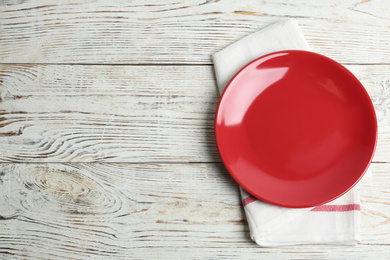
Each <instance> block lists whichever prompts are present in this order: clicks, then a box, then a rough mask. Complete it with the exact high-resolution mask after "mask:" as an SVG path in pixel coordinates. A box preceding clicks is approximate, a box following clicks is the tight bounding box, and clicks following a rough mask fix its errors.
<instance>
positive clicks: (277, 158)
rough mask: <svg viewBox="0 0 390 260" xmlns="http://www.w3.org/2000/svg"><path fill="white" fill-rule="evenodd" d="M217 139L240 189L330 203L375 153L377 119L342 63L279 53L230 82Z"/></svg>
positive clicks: (300, 202)
mask: <svg viewBox="0 0 390 260" xmlns="http://www.w3.org/2000/svg"><path fill="white" fill-rule="evenodd" d="M215 135H216V141H217V146H218V150H219V153H220V155H221V158H222V160H223V162H224V164H225V166H226V168H227V169H228V171H229V173H230V174H231V175H232V176H233V177H234V179H235V180H236V181H237V182H238V183H239V184H240V185H241V186H242V187H243V188H244V189H245V190H247V191H248V192H249V193H251V194H252V195H254V196H255V197H257V198H259V199H261V200H263V201H266V202H269V203H272V204H275V205H279V206H284V207H291V208H304V207H313V206H317V205H321V204H324V203H326V202H329V201H331V200H334V199H336V198H337V197H339V196H341V195H342V194H344V193H345V192H347V191H348V190H349V189H351V188H352V187H353V186H354V185H355V184H356V183H357V182H358V181H359V180H360V178H361V177H362V176H363V174H364V172H365V171H366V169H367V168H368V166H369V164H370V162H371V160H372V157H373V154H374V150H375V146H376V139H377V122H376V116H375V110H374V107H373V105H372V103H371V100H370V97H369V96H368V94H367V92H366V90H365V89H364V87H363V85H362V84H361V83H360V82H359V81H358V80H357V79H356V77H355V76H354V75H353V74H352V73H351V72H349V71H348V70H347V69H346V68H344V67H343V66H342V65H340V64H338V63H337V62H335V61H333V60H331V59H329V58H327V57H325V56H322V55H319V54H316V53H312V52H307V51H281V52H276V53H271V54H268V55H265V56H263V57H260V58H259V59H256V60H255V61H253V62H251V63H249V64H248V65H247V66H245V67H244V68H243V69H242V70H241V71H240V72H238V73H237V74H236V76H234V78H233V79H232V80H231V81H230V83H229V84H228V86H227V87H226V89H225V91H224V93H223V94H222V97H221V100H220V102H219V105H218V109H217V113H216V118H215Z"/></svg>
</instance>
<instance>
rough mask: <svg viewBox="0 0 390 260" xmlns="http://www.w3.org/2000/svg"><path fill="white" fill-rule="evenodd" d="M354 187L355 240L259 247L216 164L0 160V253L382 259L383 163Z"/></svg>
mask: <svg viewBox="0 0 390 260" xmlns="http://www.w3.org/2000/svg"><path fill="white" fill-rule="evenodd" d="M371 169H372V171H373V173H374V176H373V177H372V178H371V179H368V180H365V181H364V182H363V183H362V185H361V196H362V242H361V244H360V245H358V246H355V247H343V246H322V247H320V248H319V247H318V246H296V247H285V248H260V247H258V246H257V245H255V244H254V243H253V242H252V241H251V240H250V238H249V234H248V227H247V224H246V221H245V217H244V214H243V211H242V207H241V203H240V199H239V193H238V187H237V185H236V183H235V182H234V181H233V180H232V178H231V177H230V175H228V173H227V172H226V170H225V169H224V167H223V165H222V164H221V163H212V164H99V163H92V164H84V163H73V164H58V163H56V164H46V163H45V164H33V163H28V164H4V163H3V164H0V197H2V198H3V199H2V200H0V208H1V212H0V258H1V257H4V259H6V258H7V259H9V258H12V257H13V258H23V259H25V258H34V259H60V258H67V259H85V258H87V257H93V258H110V257H112V258H115V259H128V258H129V257H130V256H131V257H132V258H133V259H134V258H136V259H139V258H143V259H145V258H147V259H149V258H164V257H165V258H166V257H169V258H180V259H182V258H192V259H193V258H202V259H203V258H238V257H241V258H242V259H248V258H249V259H256V258H257V259H259V258H265V257H270V258H271V259H284V258H290V257H291V256H293V255H299V258H300V259H357V258H359V259H361V258H370V259H372V258H373V257H377V258H379V259H383V257H386V256H388V253H390V234H389V232H388V230H389V228H390V222H389V219H390V193H389V192H388V186H389V185H390V176H389V175H388V172H389V171H390V164H386V163H374V164H373V165H372V167H371Z"/></svg>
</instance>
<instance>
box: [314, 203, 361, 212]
mask: <svg viewBox="0 0 390 260" xmlns="http://www.w3.org/2000/svg"><path fill="white" fill-rule="evenodd" d="M353 210H357V211H359V210H360V205H359V204H347V205H321V206H318V207H315V208H314V209H312V210H311V211H321V212H335V211H336V212H344V211H353Z"/></svg>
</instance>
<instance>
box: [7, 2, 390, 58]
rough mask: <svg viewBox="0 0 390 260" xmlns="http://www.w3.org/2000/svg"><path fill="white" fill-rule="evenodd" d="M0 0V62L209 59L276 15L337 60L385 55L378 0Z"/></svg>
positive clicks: (387, 39)
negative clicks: (291, 22) (296, 25)
mask: <svg viewBox="0 0 390 260" xmlns="http://www.w3.org/2000/svg"><path fill="white" fill-rule="evenodd" d="M2 3H3V5H1V6H0V8H1V9H0V10H1V11H2V12H1V13H0V19H1V20H0V23H1V35H2V37H1V41H0V43H1V48H0V50H1V51H0V62H3V63H105V64H118V63H120V64H130V63H131V64H139V63H167V64H170V63H180V64H206V63H207V64H210V63H211V60H210V55H211V54H212V53H214V52H216V51H218V50H221V49H222V48H223V47H225V46H227V45H228V44H230V43H232V42H233V41H236V40H238V39H240V38H242V37H244V36H245V35H248V34H249V33H252V32H255V31H257V30H259V29H261V28H264V27H266V26H267V25H270V24H272V23H274V22H276V21H278V20H280V19H284V18H294V19H296V20H297V22H298V23H299V24H300V26H301V28H302V29H303V31H304V34H305V35H306V37H307V39H308V41H309V43H310V45H311V46H312V47H313V49H314V50H316V51H318V52H319V53H322V54H325V55H327V56H329V57H331V58H334V59H335V60H337V61H339V62H344V63H389V58H388V57H389V56H390V32H389V30H388V27H389V26H390V21H389V19H388V15H387V11H388V10H389V9H390V3H389V2H388V1H384V0H372V1H361V0H347V1H342V0H337V1H310V0H298V1H258V0H246V1H234V0H228V1H225V0H224V1H218V0H214V1H206V0H193V1H173V0H169V1H154V0H147V1H145V0H137V1H128V2H125V1H94V2H91V1H87V0H76V1H69V2H67V4H65V3H63V2H61V1H58V0H51V1H45V2H42V1H31V0H30V1H18V0H14V1H12V0H7V1H3V2H2ZM8 3H9V4H8Z"/></svg>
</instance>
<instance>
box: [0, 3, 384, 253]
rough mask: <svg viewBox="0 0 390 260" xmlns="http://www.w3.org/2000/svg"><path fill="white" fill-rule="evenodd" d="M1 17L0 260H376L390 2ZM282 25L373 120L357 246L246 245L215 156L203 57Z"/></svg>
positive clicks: (70, 8) (124, 8)
mask: <svg viewBox="0 0 390 260" xmlns="http://www.w3.org/2000/svg"><path fill="white" fill-rule="evenodd" d="M0 3H1V5H0V63H1V64H0V84H1V85H0V142H1V146H0V162H1V163H0V196H1V197H2V199H1V200H0V258H1V259H30V258H31V259H63V258H68V259H86V258H89V257H91V258H115V259H129V258H136V259H149V258H163V257H169V258H176V259H183V258H208V259H209V258H210V259H223V258H234V259H236V258H241V259H263V258H274V259H290V258H294V259H383V258H387V257H389V254H390V232H389V231H390V191H389V187H390V91H389V88H390V73H389V72H390V59H389V57H390V20H389V18H388V11H389V9H390V2H389V1H387V0H343V1H341V0H338V1H310V0H297V1H282V0H272V1H271V0H268V1H265V0H263V1H258V0H248V1H229V0H223V1H218V0H215V1H213V0H192V1H178V0H175V1H171V0H168V1H157V0H134V1H87V0H74V1H59V0H56V1H32V0H27V1H24V0H3V1H1V2H0ZM283 18H295V19H296V21H297V22H298V23H299V25H300V27H301V29H302V30H303V32H304V34H305V36H306V38H307V40H308V42H309V44H310V45H311V46H312V48H313V49H314V50H315V51H316V52H318V53H321V54H324V55H326V56H329V57H330V58H333V59H335V60H336V61H338V62H340V63H342V64H344V65H345V66H346V67H347V68H348V69H350V70H351V71H352V72H353V73H354V74H355V75H356V76H357V77H358V78H359V79H360V80H361V82H362V83H363V85H364V86H365V87H366V88H367V91H368V92H369V94H370V96H371V98H372V100H373V103H374V105H375V108H376V112H377V116H378V121H379V139H378V147H377V152H376V154H375V157H374V161H373V163H372V166H371V169H372V171H373V177H372V178H370V179H368V180H367V181H365V182H364V183H362V184H361V201H362V216H361V232H362V241H361V243H360V244H359V245H357V246H351V247H349V246H331V245H310V246H308V245H305V246H291V247H281V248H261V247H259V246H257V245H256V244H255V243H254V242H253V241H251V239H250V237H249V232H248V226H247V223H246V220H245V216H244V213H243V210H242V206H241V203H240V198H239V191H238V186H237V184H236V183H235V182H234V180H233V179H232V178H231V177H230V175H229V174H228V173H227V171H226V170H225V168H224V166H223V164H222V163H221V159H220V157H219V155H218V152H217V149H216V145H215V140H214V134H213V130H214V129H213V120H214V113H215V110H216V106H217V102H218V98H219V97H218V93H217V88H216V83H215V77H214V73H213V66H212V62H211V59H210V55H211V54H212V53H214V52H216V51H218V50H221V49H223V48H224V47H226V46H228V45H229V44H230V43H232V42H234V41H236V40H238V39H240V38H242V37H244V36H245V35H248V34H250V33H252V32H255V31H257V30H259V29H261V28H264V27H266V26H267V25H270V24H272V23H274V22H277V21H279V20H280V19H283Z"/></svg>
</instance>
